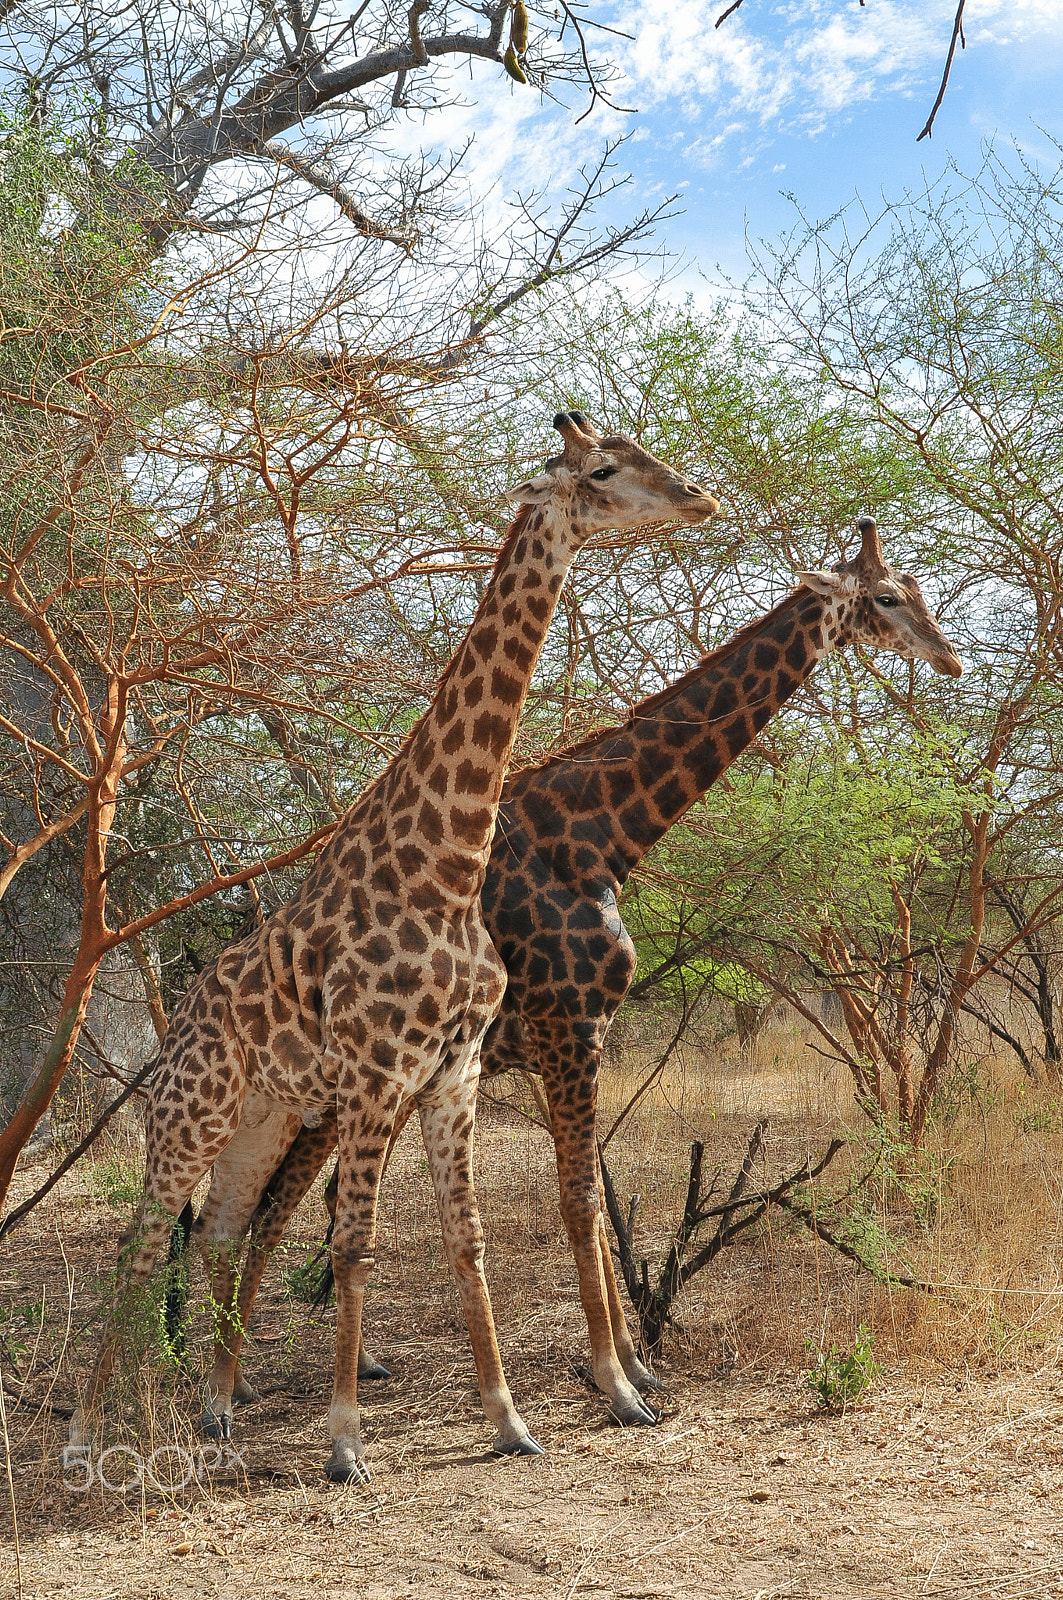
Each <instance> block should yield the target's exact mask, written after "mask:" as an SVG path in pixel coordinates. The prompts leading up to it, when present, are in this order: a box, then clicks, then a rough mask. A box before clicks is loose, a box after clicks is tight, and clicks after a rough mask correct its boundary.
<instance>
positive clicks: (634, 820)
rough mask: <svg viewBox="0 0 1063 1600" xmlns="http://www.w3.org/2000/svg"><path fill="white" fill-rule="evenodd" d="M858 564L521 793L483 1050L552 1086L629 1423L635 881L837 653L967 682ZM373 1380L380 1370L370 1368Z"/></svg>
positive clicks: (541, 769)
mask: <svg viewBox="0 0 1063 1600" xmlns="http://www.w3.org/2000/svg"><path fill="white" fill-rule="evenodd" d="M857 526H858V531H859V533H860V538H861V543H860V548H859V551H858V552H857V554H856V556H855V557H854V558H853V559H852V560H851V561H840V562H838V563H837V565H836V566H835V567H834V568H833V569H831V570H830V571H826V572H810V573H804V574H801V575H800V576H801V580H802V581H801V584H800V586H799V587H798V588H797V589H796V590H794V591H793V592H792V593H791V594H789V595H788V596H787V597H786V598H785V599H784V600H783V601H782V602H781V603H780V604H779V605H777V606H775V607H773V608H772V609H771V610H770V611H769V612H768V613H767V614H766V615H765V616H763V617H760V618H758V619H757V620H756V621H754V622H751V623H750V624H748V626H746V627H745V628H742V629H741V630H740V631H739V632H738V633H737V634H736V635H735V636H734V637H733V638H732V639H730V640H729V641H728V642H727V643H725V644H723V645H722V646H721V647H720V648H719V649H717V650H714V651H712V652H710V653H709V654H708V655H707V656H705V657H704V658H703V659H702V660H701V661H700V662H698V663H697V664H696V665H695V666H694V667H692V668H691V670H690V671H689V672H687V673H685V674H684V675H683V676H682V677H681V678H679V679H678V680H677V681H676V682H675V683H673V684H671V685H670V686H669V687H668V688H666V689H663V690H661V691H660V692H659V693H657V694H653V695H650V696H649V697H648V698H647V699H645V700H643V701H641V702H640V703H639V704H638V705H636V706H634V707H633V708H632V710H631V712H630V714H629V715H628V717H627V720H626V721H625V722H624V723H623V724H622V725H620V726H619V727H608V728H602V729H599V730H598V731H597V732H596V733H592V734H591V735H590V736H589V737H588V738H586V739H583V740H581V741H580V743H578V744H577V745H574V746H572V747H571V748H570V749H567V750H561V751H559V752H558V753H557V754H556V755H553V756H551V757H550V758H549V759H548V760H546V761H544V762H543V763H541V764H540V765H538V766H534V767H526V768H524V769H523V770H522V771H521V772H519V773H517V774H515V775H514V776H513V777H511V778H509V779H508V780H507V782H506V784H505V787H504V788H503V791H502V800H501V805H500V808H499V817H498V827H497V830H496V833H495V840H494V846H493V849H492V852H491V859H490V861H489V863H488V868H487V876H486V880H485V883H484V889H483V893H482V896H481V904H482V907H483V913H484V920H485V923H486V925H487V928H488V931H489V932H490V934H491V937H492V939H493V940H494V943H495V945H496V947H497V949H498V951H499V954H500V955H501V957H502V959H503V961H504V963H505V966H506V971H507V974H508V978H509V983H508V986H507V989H506V994H505V998H504V1000H503V1003H502V1009H501V1011H500V1013H499V1015H498V1018H497V1019H496V1021H495V1022H494V1023H493V1024H492V1026H491V1028H490V1030H489V1032H488V1034H487V1037H486V1039H485V1041H484V1046H483V1050H482V1053H481V1054H482V1064H483V1071H484V1072H485V1073H486V1074H488V1075H491V1074H494V1073H498V1072H503V1071H506V1070H508V1069H511V1068H514V1067H521V1068H525V1069H528V1070H531V1071H533V1072H536V1073H541V1075H542V1077H543V1082H544V1087H545V1090H546V1097H547V1101H548V1104H549V1107H550V1115H551V1120H552V1123H553V1134H554V1143H555V1146H556V1151H557V1166H558V1180H559V1186H560V1192H561V1212H562V1216H563V1218H564V1222H565V1227H566V1230H567V1232H568V1236H569V1240H570V1243H571V1245H572V1250H573V1254H574V1256H575V1258H576V1266H577V1271H578V1274H579V1291H580V1299H581V1300H582V1303H583V1308H584V1311H585V1314H586V1318H587V1326H588V1332H589V1334H590V1341H591V1350H592V1361H593V1371H594V1377H595V1381H596V1383H597V1386H598V1388H599V1389H600V1390H601V1391H602V1393H603V1395H604V1396H605V1399H606V1403H607V1404H608V1406H609V1409H610V1411H611V1412H612V1414H613V1416H614V1417H616V1419H617V1420H618V1421H620V1422H622V1423H639V1422H652V1421H654V1420H655V1414H654V1412H653V1410H652V1409H651V1408H650V1407H649V1406H648V1405H647V1404H646V1403H645V1402H644V1401H643V1400H642V1399H641V1398H640V1391H644V1390H647V1389H650V1388H652V1387H653V1385H654V1379H653V1377H652V1376H651V1374H650V1372H649V1370H648V1369H647V1367H646V1365H645V1364H644V1363H643V1361H642V1360H641V1358H640V1356H639V1352H638V1349H637V1347H636V1343H635V1341H634V1339H633V1338H632V1336H631V1332H630V1329H629V1327H628V1323H627V1319H626V1317H625V1314H624V1310H623V1305H622V1303H621V1300H620V1293H619V1290H618V1287H617V1283H616V1277H615V1273H614V1271H613V1265H612V1257H611V1254H610V1250H609V1245H608V1239H607V1237H606V1232H605V1220H604V1208H603V1203H602V1196H601V1187H600V1175H599V1172H598V1165H597V1150H596V1145H595V1109H596V1097H597V1080H598V1072H599V1068H600V1066H601V1059H602V1047H603V1045H604V1042H605V1035H606V1030H607V1029H608V1026H609V1023H610V1021H611V1020H612V1018H613V1017H614V1016H615V1014H616V1012H617V1010H618V1009H619V1007H620V1004H621V1002H622V1001H623V999H624V996H625V995H626V993H627V991H628V988H629V987H630V984H631V981H632V978H633V976H634V972H635V951H634V946H633V945H632V943H631V940H630V938H629V937H628V934H627V931H626V929H625V928H624V925H623V922H622V921H621V918H620V913H619V910H618V908H617V897H618V895H619V893H620V890H621V887H622V885H623V884H624V882H625V880H626V879H627V877H628V875H629V873H630V872H631V871H632V869H633V868H634V867H635V866H636V865H637V864H638V862H639V861H640V860H641V858H642V856H643V855H644V854H645V853H646V851H647V850H648V849H649V848H650V847H651V846H652V845H653V844H655V843H656V841H657V840H658V839H660V838H661V837H662V836H663V835H664V834H665V833H666V832H667V831H668V829H669V828H670V827H672V826H673V825H674V824H675V823H676V822H677V821H678V820H679V819H680V818H681V817H682V816H683V815H684V813H685V812H686V811H687V810H689V808H690V807H691V806H692V805H693V804H694V803H695V802H696V801H697V800H699V799H700V798H701V797H702V795H704V794H705V792H706V790H707V789H708V788H709V787H710V785H711V784H712V783H714V782H715V781H716V779H717V778H718V777H719V776H720V775H721V773H723V772H725V771H726V770H727V768H728V767H729V766H730V765H731V763H732V762H733V761H734V760H735V759H736V757H737V756H738V755H739V754H741V752H742V751H743V750H744V749H745V748H746V747H747V746H748V745H749V744H750V743H751V742H752V740H753V739H754V738H755V737H756V736H757V734H758V733H759V732H760V731H761V729H762V728H763V727H764V726H765V725H766V723H767V722H768V721H769V719H770V718H771V717H772V716H773V715H774V713H775V712H776V711H777V710H778V709H779V707H780V706H781V705H783V704H784V703H785V701H787V700H788V699H789V698H790V696H791V695H792V694H793V693H794V692H795V691H796V689H797V688H798V686H799V685H800V684H801V683H802V682H803V681H804V680H805V679H807V678H808V676H809V675H810V674H811V672H812V671H813V670H814V668H815V667H816V665H817V664H818V663H819V662H820V661H822V660H823V658H824V657H825V656H827V655H828V654H829V653H830V652H831V651H832V650H834V649H836V648H838V647H842V646H845V645H848V644H862V645H865V646H868V647H871V648H878V649H884V650H890V651H893V652H894V653H896V654H898V655H900V656H902V657H903V658H905V659H920V660H924V661H926V662H928V663H929V664H930V665H931V666H932V667H933V669H934V670H935V671H936V672H939V673H943V674H945V675H947V676H950V677H959V676H960V674H961V673H962V670H963V668H962V665H961V663H960V659H959V657H958V655H957V654H956V651H955V649H954V648H953V646H952V644H951V643H950V642H949V640H948V639H947V638H946V636H945V634H944V633H943V632H942V630H941V628H940V626H939V625H938V623H937V622H936V621H935V619H934V618H933V617H932V616H931V614H930V612H929V610H928V609H927V606H926V603H925V601H924V600H923V597H922V594H921V593H920V590H919V585H918V584H917V583H916V580H915V579H914V578H912V577H910V576H909V575H907V574H905V573H900V572H896V571H894V569H893V568H891V567H889V566H888V565H887V563H886V561H885V559H884V557H883V554H882V547H881V544H880V542H879V536H878V530H877V528H876V525H875V523H874V521H873V519H871V518H870V517H865V518H861V520H860V522H859V523H858V525H857ZM333 1142H334V1136H333V1133H332V1130H331V1129H330V1128H329V1126H328V1123H327V1122H323V1123H322V1125H321V1127H320V1128H319V1129H318V1130H316V1131H315V1132H304V1133H301V1134H300V1135H299V1137H298V1138H297V1139H296V1141H295V1143H294V1144H293V1146H292V1148H291V1150H290V1151H289V1152H288V1154H287V1156H286V1157H285V1160H284V1162H283V1164H282V1165H281V1167H280V1168H279V1170H278V1171H277V1172H276V1173H275V1174H274V1175H273V1177H272V1178H271V1181H270V1184H269V1187H268V1189H267V1191H266V1195H265V1196H264V1198H263V1201H262V1204H261V1205H260V1207H259V1209H258V1211H257V1213H256V1216H255V1219H254V1222H253V1225H252V1233H251V1248H250V1251H249V1255H248V1261H247V1266H246V1269H245V1273H244V1278H243V1281H242V1283H241V1308H242V1310H243V1312H244V1314H245V1315H246V1314H248V1312H249V1310H250V1306H251V1304H252V1303H253V1300H254V1294H255V1292H256V1289H257V1286H258V1283H259V1282H260V1281H261V1277H262V1273H263V1270H264V1268H265V1263H266V1261H267V1260H268V1257H269V1254H270V1251H271V1250H272V1249H273V1248H275V1246H276V1244H277V1243H278V1242H279V1241H280V1239H281V1238H282V1236H283V1232H284V1227H285V1224H286V1222H287V1219H288V1217H290V1215H291V1213H292V1211H293V1210H294V1209H295V1206H296V1205H297V1204H298V1203H299V1201H300V1200H301V1199H302V1197H303V1195H304V1194H305V1193H306V1192H307V1190H308V1189H309V1187H310V1185H311V1183H312V1182H313V1181H314V1179H315V1178H316V1176H317V1174H318V1172H319V1171H320V1170H321V1168H322V1166H323V1165H324V1163H325V1161H326V1160H327V1158H328V1156H329V1154H330V1151H331V1148H332V1144H333ZM361 1359H362V1361H363V1363H364V1366H365V1370H366V1375H368V1374H369V1370H370V1368H371V1367H372V1365H373V1363H372V1359H371V1358H370V1357H368V1356H367V1355H366V1354H365V1353H364V1351H363V1353H362V1356H361Z"/></svg>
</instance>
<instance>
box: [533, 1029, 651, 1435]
mask: <svg viewBox="0 0 1063 1600" xmlns="http://www.w3.org/2000/svg"><path fill="white" fill-rule="evenodd" d="M525 1037H526V1039H527V1041H528V1047H529V1049H534V1050H535V1052H536V1054H537V1057H538V1061H539V1065H540V1067H541V1070H542V1075H543V1084H544V1087H545V1089H546V1095H547V1100H548V1102H549V1106H550V1117H551V1121H552V1123H553V1130H554V1147H555V1150H556V1153H557V1175H558V1183H559V1186H560V1191H561V1216H562V1219H563V1221H564V1224H565V1230H566V1232H567V1233H568V1237H569V1243H570V1245H571V1246H572V1254H573V1255H574V1257H575V1259H576V1272H577V1275H578V1277H579V1293H580V1300H581V1301H582V1303H583V1310H584V1313H585V1315H586V1318H587V1331H588V1334H589V1336H590V1341H591V1362H592V1370H593V1372H594V1382H595V1384H596V1385H597V1387H598V1389H599V1390H600V1391H601V1393H602V1394H603V1395H604V1396H605V1399H606V1403H607V1404H608V1406H609V1410H610V1412H611V1413H612V1415H613V1417H614V1418H615V1419H616V1421H617V1422H619V1423H620V1424H621V1426H622V1427H630V1426H632V1425H635V1426H640V1425H641V1426H652V1425H653V1424H654V1423H657V1422H659V1421H660V1417H659V1415H658V1413H657V1412H656V1411H655V1410H654V1409H653V1407H652V1406H650V1405H648V1404H647V1403H646V1401H645V1400H643V1399H642V1397H641V1395H640V1393H639V1390H640V1388H642V1387H653V1386H654V1380H653V1377H652V1375H651V1374H650V1373H649V1371H648V1369H647V1368H646V1367H645V1366H644V1365H643V1363H642V1362H641V1361H640V1360H639V1358H638V1352H637V1350H636V1349H635V1344H634V1341H633V1339H632V1338H631V1334H630V1331H629V1330H628V1326H627V1320H626V1318H625V1316H624V1310H623V1306H622V1304H621V1302H620V1294H619V1290H618V1288H617V1285H616V1277H615V1274H614V1273H613V1269H612V1260H611V1258H610V1253H609V1248H608V1240H607V1239H606V1236H605V1227H604V1221H603V1218H602V1210H601V1178H600V1174H599V1171H598V1149H597V1145H596V1142H595V1111H596V1105H597V1078H598V1065H599V1060H600V1054H601V1052H600V1050H598V1049H596V1048H594V1047H593V1046H592V1045H590V1044H588V1043H587V1042H586V1041H585V1040H581V1039H579V1038H577V1037H576V1036H575V1035H574V1034H573V1031H572V1028H571V1026H570V1024H569V1023H568V1022H567V1020H565V1019H564V1018H556V1019H554V1018H550V1019H547V1018H541V1019H540V1018H536V1019H534V1020H532V1019H525Z"/></svg>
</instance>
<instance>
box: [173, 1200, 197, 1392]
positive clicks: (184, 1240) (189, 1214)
mask: <svg viewBox="0 0 1063 1600" xmlns="http://www.w3.org/2000/svg"><path fill="white" fill-rule="evenodd" d="M195 1220H196V1214H195V1212H194V1211H193V1209H192V1202H191V1200H187V1201H186V1202H185V1207H184V1210H183V1211H182V1212H181V1215H180V1216H179V1217H178V1219H177V1221H176V1222H175V1223H174V1225H173V1228H172V1229H171V1230H170V1253H169V1255H168V1256H167V1258H166V1272H167V1284H166V1340H167V1343H168V1344H169V1346H170V1353H171V1355H172V1356H173V1358H174V1360H175V1361H180V1360H181V1359H182V1357H183V1356H184V1353H185V1329H186V1327H187V1323H188V1318H187V1309H188V1241H189V1238H190V1237H191V1234H192V1224H193V1223H194V1222H195Z"/></svg>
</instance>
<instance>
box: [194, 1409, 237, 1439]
mask: <svg viewBox="0 0 1063 1600" xmlns="http://www.w3.org/2000/svg"><path fill="white" fill-rule="evenodd" d="M199 1431H200V1433H201V1434H202V1435H203V1437H204V1439H231V1438H232V1436H233V1414H232V1412H231V1411H223V1412H222V1413H221V1415H220V1416H219V1415H218V1413H217V1412H216V1411H204V1413H203V1415H202V1416H201V1417H200V1419H199Z"/></svg>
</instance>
